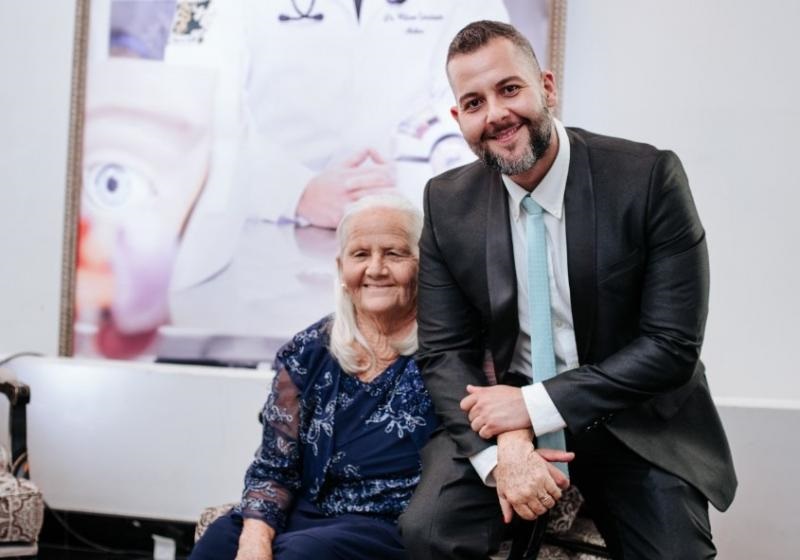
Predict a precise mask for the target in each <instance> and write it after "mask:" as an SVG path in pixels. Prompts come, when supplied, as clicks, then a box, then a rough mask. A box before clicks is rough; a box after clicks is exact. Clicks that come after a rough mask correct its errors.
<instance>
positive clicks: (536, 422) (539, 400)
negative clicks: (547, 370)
mask: <svg viewBox="0 0 800 560" xmlns="http://www.w3.org/2000/svg"><path fill="white" fill-rule="evenodd" d="M522 398H523V400H524V401H525V408H527V409H528V416H530V417H531V425H532V426H533V433H534V434H536V435H537V436H540V435H542V434H549V433H550V432H555V431H558V430H561V429H563V428H566V427H567V423H566V422H564V419H563V418H562V417H561V414H559V412H558V409H557V408H556V405H554V404H553V400H552V399H551V398H550V395H549V394H548V393H547V389H545V388H544V385H542V384H541V383H534V384H533V385H526V386H525V387H523V388H522ZM476 470H477V469H476Z"/></svg>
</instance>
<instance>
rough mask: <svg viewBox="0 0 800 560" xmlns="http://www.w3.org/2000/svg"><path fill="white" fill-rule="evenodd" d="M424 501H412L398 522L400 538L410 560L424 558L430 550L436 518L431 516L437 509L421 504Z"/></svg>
mask: <svg viewBox="0 0 800 560" xmlns="http://www.w3.org/2000/svg"><path fill="white" fill-rule="evenodd" d="M421 502H422V500H411V503H410V504H409V505H408V508H407V509H406V511H405V513H403V514H402V515H401V516H400V519H399V520H398V522H397V525H398V528H399V529H400V537H401V538H402V539H403V544H404V545H405V547H406V550H408V551H409V558H414V559H415V560H416V559H417V558H424V556H423V554H426V551H427V550H429V548H430V540H431V531H432V529H433V527H434V525H435V523H436V522H435V520H434V516H433V515H431V514H432V511H433V510H434V509H435V508H432V507H426V506H425V505H423V504H421Z"/></svg>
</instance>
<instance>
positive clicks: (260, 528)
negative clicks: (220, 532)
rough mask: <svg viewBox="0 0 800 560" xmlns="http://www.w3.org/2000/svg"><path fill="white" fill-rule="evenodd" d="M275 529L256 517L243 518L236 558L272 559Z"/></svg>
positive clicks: (251, 559) (237, 559) (249, 559)
mask: <svg viewBox="0 0 800 560" xmlns="http://www.w3.org/2000/svg"><path fill="white" fill-rule="evenodd" d="M274 538H275V529H273V528H272V527H270V526H269V525H267V524H266V523H264V522H263V521H260V520H258V519H245V520H244V526H243V527H242V534H241V535H240V536H239V552H238V553H237V554H236V560H272V541H273V539H274Z"/></svg>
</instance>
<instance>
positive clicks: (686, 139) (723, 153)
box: [563, 0, 800, 400]
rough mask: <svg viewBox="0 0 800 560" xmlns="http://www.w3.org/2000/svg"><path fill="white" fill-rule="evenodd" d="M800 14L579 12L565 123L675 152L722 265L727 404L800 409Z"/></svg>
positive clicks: (715, 299) (715, 328) (615, 6)
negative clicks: (792, 403) (799, 403)
mask: <svg viewBox="0 0 800 560" xmlns="http://www.w3.org/2000/svg"><path fill="white" fill-rule="evenodd" d="M798 21H800V3H797V2H789V1H783V0H768V1H764V2H752V1H745V0H713V1H711V0H705V1H703V0H670V1H669V2H663V1H655V0H644V1H643V0H613V1H604V2H592V1H589V0H570V2H569V9H568V17H567V28H568V32H567V53H566V76H565V85H564V98H563V101H564V113H563V116H564V121H565V122H566V123H567V124H571V125H576V126H581V127H584V128H587V129H589V130H595V131H598V132H604V133H608V134H612V135H617V136H624V137H629V138H633V139H636V140H641V141H645V142H649V143H652V144H655V145H656V146H659V147H662V148H669V149H672V150H674V151H675V152H676V153H677V154H678V155H679V156H680V157H681V158H682V160H683V162H684V165H685V167H686V170H687V173H688V175H689V180H690V182H691V185H692V190H693V192H694V196H695V200H696V202H697V205H698V207H699V210H700V216H701V219H702V220H703V222H704V225H705V227H706V230H707V234H708V242H709V250H710V257H711V278H712V280H711V310H710V316H709V321H708V327H707V329H706V335H707V336H706V344H705V348H704V352H703V355H704V360H705V361H706V365H707V366H708V372H709V373H708V376H709V380H710V382H711V388H712V391H713V392H714V394H715V396H717V397H735V398H738V397H748V398H767V399H794V400H799V399H800V383H797V382H796V380H795V379H796V377H797V374H798V371H797V366H796V365H795V364H796V361H795V360H794V359H793V350H792V348H793V345H794V344H796V341H798V340H800V322H798V321H797V318H798V317H800V297H798V296H797V274H798V273H800V267H799V266H798V255H800V251H798V249H797V246H796V244H797V239H798V238H800V220H798V219H797V217H796V212H797V208H798V207H800V188H798V187H800V179H798V174H797V173H796V169H795V165H794V164H795V162H796V159H797V155H796V150H797V146H798V142H797V138H796V131H797V129H798V128H800V108H798V107H800V106H799V105H798V102H797V100H798V98H800V75H799V74H798V72H797V54H798V53H800V35H798V33H797V31H796V25H797V22H798Z"/></svg>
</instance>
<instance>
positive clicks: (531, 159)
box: [472, 107, 553, 177]
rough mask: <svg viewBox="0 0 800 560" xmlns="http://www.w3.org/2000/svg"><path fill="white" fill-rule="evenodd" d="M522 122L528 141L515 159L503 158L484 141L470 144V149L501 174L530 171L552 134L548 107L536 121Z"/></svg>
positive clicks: (551, 121)
mask: <svg viewBox="0 0 800 560" xmlns="http://www.w3.org/2000/svg"><path fill="white" fill-rule="evenodd" d="M523 123H524V124H523V126H525V128H526V129H528V136H530V142H529V143H528V146H527V149H526V150H525V152H524V153H523V154H522V155H521V156H519V157H517V158H515V159H508V158H505V157H503V156H501V155H500V154H497V153H495V152H493V151H492V150H491V149H489V147H488V142H486V141H480V142H478V143H477V144H474V145H472V150H473V151H474V152H475V155H477V156H478V158H480V159H481V161H483V163H484V164H485V165H486V166H487V167H489V168H491V169H496V170H497V171H499V172H500V173H502V174H503V175H509V176H511V177H513V176H514V175H521V174H522V173H525V172H526V171H530V170H531V169H532V168H533V166H534V165H536V163H537V162H538V161H539V160H540V159H542V156H544V154H545V152H546V151H547V148H548V147H549V146H550V137H551V136H552V135H553V126H552V123H553V119H552V117H551V116H550V111H549V109H548V108H547V107H545V109H544V111H543V112H542V115H541V118H540V119H538V120H537V121H536V122H531V121H528V120H526V121H523Z"/></svg>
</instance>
